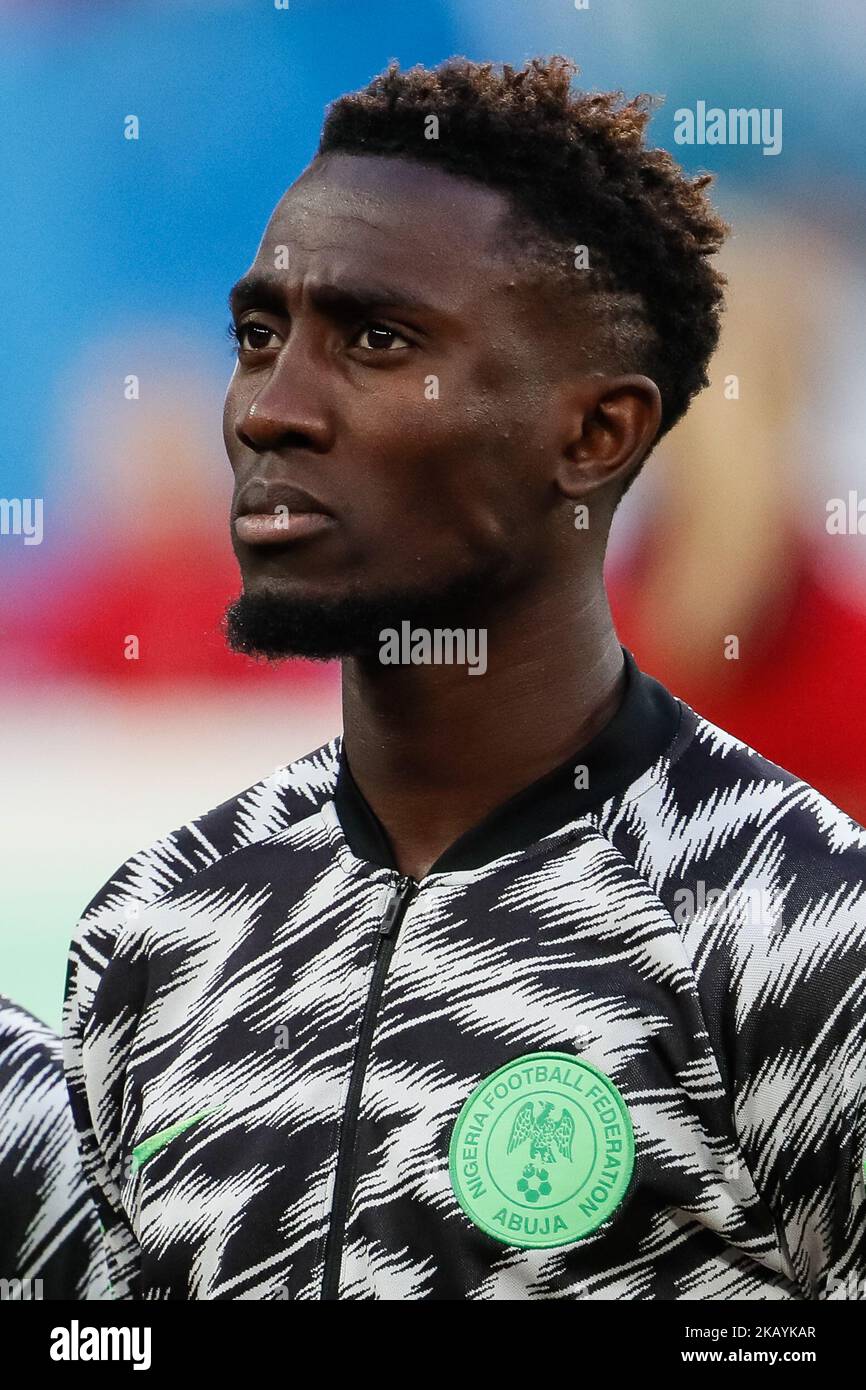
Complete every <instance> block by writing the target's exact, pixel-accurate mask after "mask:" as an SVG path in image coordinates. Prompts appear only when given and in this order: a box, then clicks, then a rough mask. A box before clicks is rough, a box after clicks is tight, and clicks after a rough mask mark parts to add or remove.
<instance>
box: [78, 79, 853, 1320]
mask: <svg viewBox="0 0 866 1390" xmlns="http://www.w3.org/2000/svg"><path fill="white" fill-rule="evenodd" d="M573 75H574V67H573V65H572V64H570V63H569V62H568V61H566V60H565V59H560V58H554V59H551V60H549V61H541V60H533V61H532V62H530V63H529V64H528V65H527V67H526V68H525V69H524V70H523V71H519V72H516V71H514V70H512V69H510V68H508V67H506V68H504V70H503V71H502V72H501V73H498V72H496V71H494V69H493V67H492V65H490V64H483V65H476V64H473V63H468V62H465V61H463V60H454V61H452V62H450V63H448V64H445V65H443V66H442V67H441V68H439V69H437V70H436V71H434V72H428V71H425V70H424V69H414V70H412V71H411V72H408V73H405V74H403V73H400V72H399V70H398V68H397V66H396V65H395V64H392V65H391V67H390V68H389V70H388V71H387V72H386V73H384V74H383V75H381V76H380V77H379V78H377V79H376V80H375V81H374V82H373V83H372V84H371V85H370V86H369V87H368V88H367V89H366V90H365V91H363V92H360V93H357V94H354V95H351V96H348V97H344V98H342V99H341V100H340V101H338V102H336V103H335V105H334V106H333V107H332V108H331V110H330V112H329V114H328V117H327V120H326V123H325V126H324V130H323V135H322V140H321V143H320V147H319V151H318V154H317V157H316V159H315V160H314V161H313V163H312V165H311V166H310V167H309V169H308V170H306V171H305V172H304V174H303V175H302V176H301V177H300V178H299V179H298V181H297V182H296V183H295V184H294V185H293V186H292V187H291V188H290V189H289V191H288V193H287V194H286V195H285V197H284V198H283V199H282V200H281V202H280V203H279V205H278V207H277V209H276V211H275V213H274V215H273V217H272V218H271V221H270V223H269V224H268V227H267V229H266V231H265V234H264V237H263V239H262V242H261V245H260V247H259V250H258V252H257V254H256V257H255V261H254V263H253V266H252V268H251V271H250V273H249V274H248V275H247V276H245V277H244V278H243V280H242V281H241V282H240V283H239V285H237V286H236V287H235V289H234V291H233V293H232V310H233V329H234V332H235V334H236V336H237V340H238V365H237V370H236V372H235V375H234V377H233V379H232V382H231V385H230V388H229V392H228V397H227V400H226V410H225V439H226V446H227V450H228V454H229V458H230V461H231V465H232V468H233V470H234V474H235V494H234V500H233V505H232V539H233V544H234V548H235V553H236V555H237V558H238V561H239V564H240V568H241V572H242V576H243V595H242V596H241V598H240V599H238V600H237V602H236V603H235V604H234V605H233V606H232V608H231V609H230V611H229V615H228V636H229V641H230V643H231V645H232V646H233V647H234V648H235V649H237V650H242V651H247V652H253V653H258V654H260V655H262V656H264V657H267V658H271V659H277V658H279V657H281V656H284V655H287V654H289V653H301V654H306V655H308V656H318V657H334V656H340V657H341V658H342V660H343V674H344V735H343V737H342V739H339V738H335V739H334V740H333V741H332V742H331V743H329V744H328V745H327V746H325V747H324V748H321V749H319V750H318V751H316V752H314V753H311V754H310V755H309V756H308V757H305V758H302V759H301V760H300V761H298V762H296V763H294V764H292V765H290V766H288V767H285V768H281V769H280V770H278V771H277V772H276V773H275V774H273V775H272V776H269V777H266V778H264V779H263V780H262V781H260V782H258V783H256V784H255V785H254V786H253V787H251V788H249V789H248V790H246V791H245V792H242V793H241V794H239V795H238V796H235V797H233V798H231V799H230V800H229V801H227V802H225V803H224V804H223V805H222V806H220V807H218V808H216V809H215V810H213V811H211V812H210V813H208V814H207V815H204V816H202V817H200V818H199V819H197V820H196V821H194V822H192V823H190V824H189V825H186V826H184V827H182V828H181V829H180V830H178V831H176V832H175V833H174V834H171V835H169V836H167V837H166V838H165V839H163V840H161V841H160V842H159V843H158V844H156V845H155V846H153V847H152V848H150V849H149V850H146V851H143V852H141V853H139V854H137V855H135V856H133V857H132V858H131V859H130V860H129V861H128V862H127V863H126V864H124V865H123V866H122V867H121V868H120V869H119V870H118V872H117V874H116V875H115V877H114V878H113V879H112V880H111V881H110V882H109V883H108V884H106V885H105V887H104V888H103V889H102V890H101V892H100V893H99V894H98V895H97V897H96V898H95V899H94V900H93V902H92V903H91V904H90V906H89V907H88V909H87V910H86V912H85V914H84V917H83V920H82V922H81V924H80V926H79V928H78V931H77V933H76V936H75V940H74V943H73V948H72V955H71V960H70V968H69V978H68V988H67V1011H66V1038H67V1043H66V1047H67V1064H68V1071H69V1079H70V1085H71V1090H72V1096H73V1107H74V1111H75V1116H76V1122H77V1125H78V1129H79V1135H80V1140H81V1143H82V1146H83V1152H84V1158H85V1162H86V1165H87V1171H88V1173H89V1175H90V1180H91V1182H92V1185H93V1189H94V1193H95V1195H96V1197H97V1199H98V1201H99V1203H100V1210H101V1212H102V1216H103V1224H104V1227H105V1229H106V1233H107V1238H108V1242H109V1246H110V1251H111V1261H112V1272H113V1282H114V1286H115V1289H116V1291H117V1292H118V1294H119V1296H121V1297H144V1298H168V1299H279V1298H289V1299H336V1298H343V1299H350V1300H352V1299H354V1300H357V1299H370V1298H385V1299H428V1298H429V1299H521V1300H522V1299H535V1298H590V1299H596V1298H598V1299H610V1298H620V1299H622V1298H626V1299H630V1298H635V1299H637V1298H658V1299H677V1298H689V1299H694V1298H722V1299H727V1298H732V1299H733V1298H754V1299H824V1298H830V1297H834V1296H835V1297H844V1296H851V1292H850V1291H851V1289H852V1288H853V1289H858V1290H859V1289H862V1284H861V1283H858V1282H857V1281H859V1280H861V1279H862V1277H863V1275H864V1274H866V1249H864V1240H863V1226H864V1215H866V1202H864V1186H863V1174H862V1169H861V1159H862V1154H863V1144H864V1106H863V1097H862V1086H863V1077H864V1052H866V1025H864V1021H863V1019H864V1014H863V995H864V990H866V953H864V933H866V895H864V890H863V886H862V879H863V871H864V866H866V833H864V832H863V831H862V830H861V829H860V828H859V827H858V826H856V825H855V824H854V823H853V822H851V821H849V820H847V819H846V818H845V817H844V816H843V815H842V814H841V812H838V811H837V810H836V809H835V808H834V807H832V806H831V805H830V804H829V803H827V802H826V801H825V800H823V799H822V798H821V797H820V796H819V795H818V794H817V793H816V792H814V791H813V790H812V789H811V788H809V787H808V786H806V785H804V784H803V783H801V782H798V781H797V780H796V779H795V778H793V777H792V776H790V775H789V774H787V773H785V772H783V771H782V770H780V769H779V768H776V767H773V766H772V765H770V764H768V763H767V762H765V761H764V760H763V759H761V758H760V757H759V756H758V755H757V754H756V753H753V752H752V751H751V750H749V749H747V748H745V747H743V746H742V745H740V744H739V743H738V742H737V741H736V740H735V739H733V738H731V737H729V736H728V735H726V734H725V733H723V732H721V731H719V730H717V729H715V728H713V727H712V726H711V725H709V724H707V723H706V722H705V721H704V720H702V719H701V718H700V717H699V716H698V715H696V714H695V713H694V712H693V711H692V710H691V709H689V708H688V707H686V706H684V705H683V704H681V702H680V701H679V700H677V699H676V698H675V697H674V696H673V695H671V694H670V693H669V692H668V691H666V690H665V689H664V688H663V687H661V686H660V685H658V684H657V683H656V682H655V681H653V680H651V679H650V678H649V677H647V676H645V675H643V674H642V673H641V672H640V671H639V670H638V669H637V667H636V665H635V662H634V660H633V658H632V657H631V655H630V654H629V653H624V652H623V650H622V648H621V647H620V645H619V643H618V641H617V638H616V634H615V632H614V629H613V626H612V623H611V619H610V615H609V610H608V607H607V602H606V597H605V591H604V584H603V580H602V561H603V555H604V548H605V542H606V537H607V530H608V526H609V523H610V518H611V515H612V513H613V510H614V508H615V506H616V503H617V501H618V500H619V498H620V496H621V495H622V492H623V490H624V488H625V487H626V486H627V485H628V483H629V482H630V481H631V479H633V477H634V476H635V474H636V472H637V470H638V469H639V467H640V465H641V463H642V462H643V460H644V459H645V458H646V456H647V454H648V453H649V451H650V449H651V448H652V446H653V444H654V442H655V441H656V440H657V439H658V438H659V437H660V436H661V435H662V434H663V433H664V432H665V431H666V430H667V429H669V428H670V426H671V425H672V424H674V423H675V421H676V420H677V419H678V418H679V417H680V415H681V414H682V413H683V412H684V410H685V409H686V407H687V405H688V402H689V400H690V399H691V397H692V395H693V394H694V393H695V391H697V390H698V389H699V388H700V386H701V385H702V384H703V383H704V382H705V379H706V378H705V371H706V363H707V361H708V359H709V357H710V355H711V353H712V350H713V347H714V345H715V343H716V339H717V335H718V315H719V308H720V302H721V295H722V283H721V277H720V276H719V275H718V273H717V272H716V271H715V270H714V269H713V267H712V265H711V263H710V257H711V255H712V253H713V252H714V251H715V250H716V249H717V248H718V246H719V244H720V242H721V240H722V238H723V235H724V231H725V228H724V225H723V224H722V222H721V221H720V220H719V218H718V217H717V216H716V214H715V213H714V212H713V210H712V209H711V207H710V206H709V205H708V203H707V201H706V193H705V186H706V183H707V179H706V178H701V179H698V180H695V181H692V180H689V179H688V178H686V177H685V176H684V175H683V174H682V172H681V171H680V170H679V169H678V168H677V166H676V165H675V164H674V162H673V161H672V160H671V159H670V157H669V156H668V155H667V154H665V153H664V152H662V151H658V150H655V151H653V150H647V149H646V148H645V146H644V128H645V125H646V121H647V112H646V108H645V104H644V103H641V102H640V101H638V102H635V103H629V104H624V103H623V102H622V100H621V99H619V98H618V97H617V96H616V95H615V94H609V95H600V96H581V95H578V94H575V93H574V92H572V90H571V85H570V84H571V79H572V77H573ZM852 1281H853V1282H852ZM856 1296H858V1297H862V1293H859V1292H858V1293H857V1294H856Z"/></svg>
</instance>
